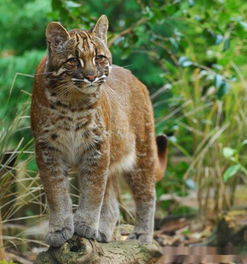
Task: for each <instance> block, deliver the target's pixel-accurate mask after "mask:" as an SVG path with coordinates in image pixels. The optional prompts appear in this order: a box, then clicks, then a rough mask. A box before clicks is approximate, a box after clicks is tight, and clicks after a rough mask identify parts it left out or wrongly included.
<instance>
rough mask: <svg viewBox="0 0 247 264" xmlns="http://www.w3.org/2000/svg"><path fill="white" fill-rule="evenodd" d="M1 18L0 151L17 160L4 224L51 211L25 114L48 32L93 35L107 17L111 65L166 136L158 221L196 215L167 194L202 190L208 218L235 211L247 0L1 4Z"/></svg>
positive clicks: (242, 179) (242, 157) (242, 158)
mask: <svg viewBox="0 0 247 264" xmlns="http://www.w3.org/2000/svg"><path fill="white" fill-rule="evenodd" d="M0 10H1V16H0V34H1V39H0V58H1V60H0V72H1V75H0V89H1V93H0V102H1V108H0V126H1V132H0V152H1V153H3V152H5V151H7V150H16V151H17V153H18V158H17V163H16V164H17V165H16V171H17V176H16V175H15V176H13V175H12V176H9V174H8V175H7V176H6V177H5V178H3V177H2V178H1V180H2V183H1V187H2V192H1V197H0V200H1V209H2V211H3V212H4V218H5V219H7V220H6V221H11V219H12V220H13V217H14V216H15V217H16V216H18V214H19V215H22V216H23V215H25V216H27V217H28V216H32V215H34V212H36V213H37V208H36V207H37V204H38V206H39V209H38V212H39V213H42V212H44V210H45V206H44V205H42V204H41V205H40V197H41V198H42V197H43V196H42V190H41V187H40V185H39V182H38V180H37V173H36V165H35V162H34V158H33V145H32V137H31V133H30V127H29V116H28V115H29V105H30V93H31V90H32V82H33V75H34V73H35V67H36V65H37V64H38V62H39V60H40V59H41V57H42V56H43V55H44V54H45V52H46V51H45V49H46V43H45V38H44V31H45V27H46V25H47V23H48V22H49V21H52V20H57V21H61V22H62V23H63V24H64V25H65V27H67V28H68V29H72V28H86V29H89V28H90V27H92V26H93V25H94V23H95V22H96V20H97V18H98V17H99V16H100V15H101V14H106V15H107V16H108V18H109V21H110V29H109V45H110V47H111V51H112V54H113V61H114V63H115V64H118V65H121V66H123V67H125V68H127V69H130V70H131V71H132V72H133V73H134V74H135V75H136V76H137V77H138V78H139V79H140V80H141V81H143V82H144V83H145V84H146V85H147V87H148V88H149V90H150V94H151V98H152V101H153V106H154V112H155V119H156V130H157V133H166V134H167V135H168V137H169V163H168V169H167V173H166V176H165V178H164V179H163V180H162V181H161V182H160V183H159V184H158V185H157V195H158V198H159V208H161V209H164V211H162V213H163V214H164V213H167V212H168V213H186V212H191V211H193V210H192V209H191V208H188V207H187V206H184V205H177V204H176V205H174V204H173V203H172V199H171V198H169V197H168V198H167V197H166V196H164V194H167V193H173V194H175V195H176V196H182V197H183V196H188V195H190V193H191V192H197V195H198V196H197V197H198V201H199V212H200V213H201V215H202V216H204V218H205V217H206V216H207V213H208V211H212V212H213V213H216V214H215V215H216V216H217V215H218V214H219V213H220V212H222V210H223V209H224V210H225V209H229V208H230V207H231V206H232V205H233V204H234V201H235V200H234V198H235V194H236V190H237V189H238V188H239V186H240V185H241V186H244V184H245V183H246V172H247V169H246V166H247V160H246V147H245V146H246V143H247V140H246V135H247V133H246V132H247V131H246V130H247V129H246V121H247V120H246V116H247V115H246V99H247V94H246V89H247V85H246V75H247V71H246V68H247V67H246V65H247V64H246V57H247V45H246V44H247V43H246V42H247V2H246V1H245V0H167V1H161V0H156V1H154V0H150V1H147V0H129V1H120V0H114V1H113V0H102V1H98V0H91V1H80V0H74V1H67V0H18V1H14V0H4V1H1V2H0ZM9 179H11V181H10V183H8V182H9ZM18 182H19V183H18ZM17 183H18V184H17ZM6 186H8V188H6ZM9 189H11V194H10V191H9ZM13 190H14V191H13ZM20 193H21V195H20ZM17 194H18V195H17ZM17 196H18V197H19V198H18V199H17ZM6 197H8V199H5V198H6ZM42 199H43V198H42ZM10 204H12V205H14V206H12V207H11V209H10V207H9V205H10ZM172 204H173V206H171V205H172Z"/></svg>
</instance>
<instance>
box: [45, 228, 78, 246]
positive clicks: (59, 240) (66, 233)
mask: <svg viewBox="0 0 247 264" xmlns="http://www.w3.org/2000/svg"><path fill="white" fill-rule="evenodd" d="M73 233H74V229H73V228H71V227H64V228H63V229H62V230H57V231H54V232H49V233H48V234H47V235H46V238H45V240H46V242H47V244H48V245H50V246H52V247H59V246H61V245H63V244H64V243H65V242H66V241H67V240H69V239H70V238H71V237H72V236H73Z"/></svg>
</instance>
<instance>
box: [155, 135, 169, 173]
mask: <svg viewBox="0 0 247 264" xmlns="http://www.w3.org/2000/svg"><path fill="white" fill-rule="evenodd" d="M167 143H168V139H167V136H166V135H164V134H162V135H158V136H157V137H156V144H157V148H158V156H159V161H160V167H161V169H162V170H165V169H166V163H167Z"/></svg>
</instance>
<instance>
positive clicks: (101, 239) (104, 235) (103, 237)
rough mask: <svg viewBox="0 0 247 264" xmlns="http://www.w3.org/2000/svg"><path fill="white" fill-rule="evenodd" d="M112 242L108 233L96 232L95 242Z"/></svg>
mask: <svg viewBox="0 0 247 264" xmlns="http://www.w3.org/2000/svg"><path fill="white" fill-rule="evenodd" d="M111 240H112V234H111V233H109V232H104V231H100V230H99V232H98V236H97V241H98V242H103V243H108V242H110V241H111Z"/></svg>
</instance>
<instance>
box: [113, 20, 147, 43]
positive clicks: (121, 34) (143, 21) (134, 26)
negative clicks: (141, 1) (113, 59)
mask: <svg viewBox="0 0 247 264" xmlns="http://www.w3.org/2000/svg"><path fill="white" fill-rule="evenodd" d="M146 21H147V18H146V17H143V18H141V19H140V20H138V21H137V22H136V23H134V24H133V25H131V26H130V27H129V28H127V29H125V30H123V31H122V32H120V33H118V34H117V35H115V36H114V37H113V38H112V39H111V40H110V41H109V42H108V46H109V47H111V45H112V44H113V43H114V42H115V41H116V40H117V39H118V38H120V37H122V36H124V35H127V34H129V33H131V32H132V31H133V29H134V28H136V27H138V26H140V25H142V24H144V23H145V22H146Z"/></svg>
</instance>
